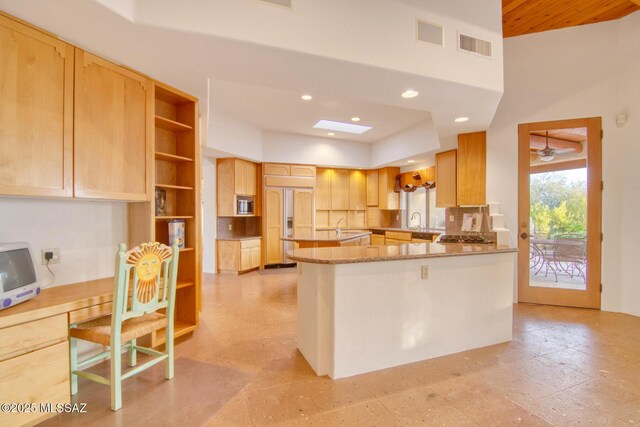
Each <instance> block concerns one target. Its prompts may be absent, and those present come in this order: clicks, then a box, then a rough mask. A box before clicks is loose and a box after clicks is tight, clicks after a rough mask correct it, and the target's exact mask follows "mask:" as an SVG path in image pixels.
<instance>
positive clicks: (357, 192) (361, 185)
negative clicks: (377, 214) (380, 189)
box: [349, 170, 367, 211]
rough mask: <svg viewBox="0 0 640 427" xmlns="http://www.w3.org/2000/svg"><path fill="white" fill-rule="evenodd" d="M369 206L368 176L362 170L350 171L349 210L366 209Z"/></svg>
mask: <svg viewBox="0 0 640 427" xmlns="http://www.w3.org/2000/svg"><path fill="white" fill-rule="evenodd" d="M366 208H367V176H366V175H365V173H364V172H363V171H361V170H352V171H350V172H349V210H352V211H364V210H365V209H366Z"/></svg>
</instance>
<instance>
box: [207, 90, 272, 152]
mask: <svg viewBox="0 0 640 427" xmlns="http://www.w3.org/2000/svg"><path fill="white" fill-rule="evenodd" d="M213 102H215V100H212V103H213ZM208 124H209V129H208V132H207V137H206V148H209V149H212V150H216V151H218V152H221V153H226V154H227V156H238V157H243V158H246V159H249V160H254V161H261V160H262V131H261V130H260V129H258V128H256V127H255V126H252V125H250V124H249V123H246V122H243V121H242V120H238V119H237V118H235V117H232V116H230V115H228V114H225V113H223V112H222V111H219V110H217V109H216V108H215V106H211V107H210V108H209V120H208Z"/></svg>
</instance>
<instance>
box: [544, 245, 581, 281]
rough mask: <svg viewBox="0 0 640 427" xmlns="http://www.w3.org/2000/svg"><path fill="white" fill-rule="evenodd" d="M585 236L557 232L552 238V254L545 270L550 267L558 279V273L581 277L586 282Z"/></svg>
mask: <svg viewBox="0 0 640 427" xmlns="http://www.w3.org/2000/svg"><path fill="white" fill-rule="evenodd" d="M586 266H587V238H586V237H585V236H584V235H578V234H559V235H557V236H556V238H555V239H554V245H553V254H552V256H551V257H550V258H549V259H548V261H547V271H548V270H549V269H551V271H553V274H554V275H555V279H556V282H557V281H558V273H559V272H564V273H566V274H568V275H569V277H571V278H573V277H576V276H578V277H582V278H583V280H584V281H585V283H586V280H587V277H586Z"/></svg>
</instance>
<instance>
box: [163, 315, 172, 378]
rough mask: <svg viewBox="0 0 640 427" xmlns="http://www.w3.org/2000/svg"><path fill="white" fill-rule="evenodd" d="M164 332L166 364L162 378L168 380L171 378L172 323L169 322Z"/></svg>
mask: <svg viewBox="0 0 640 427" xmlns="http://www.w3.org/2000/svg"><path fill="white" fill-rule="evenodd" d="M165 331H166V332H165V333H166V340H165V345H164V347H165V352H166V353H167V363H166V365H165V372H164V377H165V378H166V379H168V380H170V379H171V378H173V323H172V322H169V324H168V325H167V328H166V330H165Z"/></svg>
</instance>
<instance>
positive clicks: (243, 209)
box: [236, 197, 254, 215]
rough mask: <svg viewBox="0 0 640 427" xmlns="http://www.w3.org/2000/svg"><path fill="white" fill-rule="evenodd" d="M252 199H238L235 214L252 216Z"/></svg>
mask: <svg viewBox="0 0 640 427" xmlns="http://www.w3.org/2000/svg"><path fill="white" fill-rule="evenodd" d="M253 205H254V203H253V198H249V197H247V198H244V197H243V198H238V202H237V207H236V213H237V214H238V215H253Z"/></svg>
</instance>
